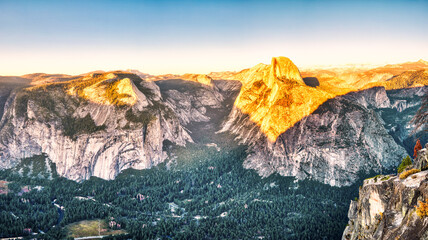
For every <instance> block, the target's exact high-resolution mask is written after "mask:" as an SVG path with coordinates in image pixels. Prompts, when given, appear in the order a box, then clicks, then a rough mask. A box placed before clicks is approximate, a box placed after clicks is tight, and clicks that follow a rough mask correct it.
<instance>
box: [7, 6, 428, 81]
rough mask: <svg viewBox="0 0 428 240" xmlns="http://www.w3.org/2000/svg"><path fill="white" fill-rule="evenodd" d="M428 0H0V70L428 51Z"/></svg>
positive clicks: (217, 66) (182, 67)
mask: <svg viewBox="0 0 428 240" xmlns="http://www.w3.org/2000/svg"><path fill="white" fill-rule="evenodd" d="M427 26H428V1H393V0H389V1H309V0H308V1H203V0H201V1H126V0H123V1H106V0H104V1H30V0H29V1H20V0H10V1H4V0H0V75H21V74H25V73H32V72H47V73H69V74H77V73H83V72H88V71H93V70H98V69H101V70H115V69H129V68H132V69H138V70H140V71H142V72H147V73H152V74H161V73H186V72H195V73H208V72H210V71H223V70H241V69H243V68H247V67H251V66H253V65H255V64H257V63H259V62H265V63H268V62H269V61H270V58H271V57H273V56H287V57H289V58H290V59H292V60H293V61H294V62H295V63H296V64H297V65H298V66H299V67H307V66H311V65H330V64H333V65H335V64H348V63H371V64H383V63H397V62H404V61H416V60H418V59H425V60H428V59H427V57H428V31H427V29H428V27H427Z"/></svg>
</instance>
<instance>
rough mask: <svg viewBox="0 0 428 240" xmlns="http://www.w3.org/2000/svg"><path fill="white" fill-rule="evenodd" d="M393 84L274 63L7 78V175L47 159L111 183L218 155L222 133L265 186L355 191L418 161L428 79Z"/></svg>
mask: <svg viewBox="0 0 428 240" xmlns="http://www.w3.org/2000/svg"><path fill="white" fill-rule="evenodd" d="M418 66H419V65H418ZM393 73H394V74H395V72H393ZM382 74H383V73H382ZM397 74H398V75H397V76H395V77H393V78H390V79H387V80H384V79H382V82H380V83H376V84H377V85H376V84H375V85H374V87H372V88H369V89H366V90H363V91H361V90H359V89H358V88H357V87H349V86H350V85H349V84H348V85H346V86H341V85H340V84H337V85H335V84H332V82H329V81H327V82H323V81H319V80H318V79H317V78H315V77H313V78H311V77H309V78H308V77H306V78H302V76H301V74H300V71H299V69H298V68H297V67H296V66H295V65H294V64H293V62H292V61H291V60H290V59H288V58H285V57H277V58H273V59H272V61H271V64H270V65H266V64H258V65H256V66H255V67H253V68H250V69H245V70H242V71H241V72H239V73H233V72H226V73H213V77H211V76H208V75H200V74H185V75H181V76H180V75H171V74H169V75H162V76H152V75H149V74H145V73H141V72H139V71H134V70H132V71H128V72H122V71H116V72H107V73H105V72H94V73H91V74H85V75H79V76H68V75H46V74H31V75H26V76H22V77H19V79H18V78H16V77H15V78H16V79H15V78H13V79H12V78H7V77H3V78H0V83H1V85H0V107H1V109H2V110H1V111H0V116H1V121H0V167H1V168H11V167H13V166H15V165H17V164H18V163H19V162H20V159H22V158H25V157H30V156H33V155H40V154H42V153H45V154H46V155H47V156H48V157H49V159H50V160H51V161H52V162H53V163H55V164H56V167H57V172H58V174H59V175H62V176H65V177H68V178H70V179H74V180H82V179H88V178H89V177H90V176H97V177H101V178H104V179H112V178H114V177H115V176H116V175H117V174H118V173H119V172H120V171H121V170H123V169H126V168H130V167H132V168H136V169H143V168H150V167H152V166H155V165H157V164H159V163H160V162H163V161H165V160H166V159H167V157H168V155H167V152H166V149H165V145H166V144H164V143H165V141H166V142H168V143H172V144H177V145H181V146H184V145H186V143H187V142H194V141H196V142H199V143H203V144H211V145H213V142H212V141H214V140H213V139H214V138H213V136H214V133H215V132H218V131H220V132H229V133H232V134H234V135H235V136H236V140H238V141H240V142H241V143H243V144H246V145H248V146H249V151H248V156H247V159H246V161H245V162H244V167H246V168H251V169H255V170H257V171H258V173H259V174H260V175H261V176H264V177H266V176H269V175H270V174H273V173H279V174H281V175H283V176H296V177H297V178H298V179H304V178H311V179H314V180H317V181H320V182H323V183H326V184H330V185H333V186H343V185H349V184H352V183H353V182H355V180H356V179H357V178H358V174H359V173H360V172H361V171H362V172H369V171H373V170H375V171H382V170H383V169H387V168H391V167H395V166H396V165H397V163H398V161H399V159H401V158H402V157H403V156H404V155H406V150H407V151H409V150H411V149H410V148H411V143H412V142H414V139H412V138H411V137H408V135H409V133H410V131H411V130H412V127H413V126H412V125H411V124H409V121H410V119H411V116H413V115H414V113H415V112H416V110H417V109H418V108H419V106H420V97H421V96H423V95H424V94H426V92H427V87H426V85H427V81H428V79H427V77H426V71H425V70H418V71H408V72H404V73H397ZM222 78H227V79H229V80H219V79H222ZM17 79H18V80H19V81H18V80H17ZM213 79H215V80H213ZM231 79H234V80H235V81H234V80H231ZM152 80H154V81H152ZM6 83H7V84H6ZM371 83H373V81H371ZM361 84H362V83H361V82H358V84H357V85H358V86H359V85H361ZM366 85H367V84H366ZM402 87H411V88H406V89H401V88H402ZM425 135H426V134H425ZM425 135H423V134H422V133H421V132H419V133H417V134H416V136H417V137H420V138H422V139H424V138H426V136H425ZM424 141H425V140H424ZM213 146H214V145H213Z"/></svg>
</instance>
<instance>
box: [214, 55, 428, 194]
mask: <svg viewBox="0 0 428 240" xmlns="http://www.w3.org/2000/svg"><path fill="white" fill-rule="evenodd" d="M281 62H282V63H283V64H282V65H278V63H281ZM290 62H291V61H289V60H288V59H281V60H280V61H278V60H276V59H273V60H272V64H271V65H270V66H268V65H263V64H259V65H257V66H255V67H254V68H251V69H248V70H244V71H242V72H241V73H239V74H238V78H240V79H241V82H242V83H243V87H242V90H241V92H240V94H239V96H238V98H237V99H236V101H235V107H234V109H233V110H232V112H231V113H230V115H229V117H228V120H227V121H226V122H225V123H224V124H223V129H222V131H229V132H231V133H233V134H235V135H236V136H237V140H239V141H241V142H242V143H244V144H248V145H250V150H249V155H248V157H247V159H246V161H245V162H244V167H246V168H251V169H256V170H257V171H258V172H259V174H260V175H261V176H265V177H266V176H269V175H270V174H273V173H279V174H280V175H283V176H296V177H297V178H299V179H304V178H312V179H315V180H318V181H321V182H324V183H326V184H330V185H333V186H343V185H350V184H352V183H353V182H355V180H356V179H357V178H358V174H359V173H361V172H366V173H368V172H369V171H371V170H375V171H378V172H380V171H382V170H385V169H389V168H393V167H395V166H396V165H397V164H398V161H399V159H401V158H402V157H403V156H405V155H406V154H407V153H406V149H405V147H406V144H405V139H404V135H405V134H408V133H409V129H412V126H411V125H409V124H408V122H409V121H410V119H409V118H411V116H413V115H412V114H414V113H415V112H416V110H417V108H418V107H419V106H420V99H419V97H420V96H421V95H423V94H424V93H425V92H426V87H422V88H414V89H412V90H405V89H404V90H395V91H397V92H399V93H397V92H391V94H390V96H389V94H388V93H387V91H386V90H385V88H384V87H375V88H370V89H367V90H363V91H356V92H350V93H348V92H349V91H350V89H347V88H343V89H329V88H327V87H325V86H324V87H311V86H308V85H306V84H305V83H304V82H303V81H301V80H299V79H301V78H299V76H300V74H299V72H298V71H296V68H295V67H293V65H292V63H290ZM290 66H292V67H290ZM278 68H279V69H280V70H278ZM282 68H285V69H282ZM287 69H288V70H287ZM278 72H281V73H288V74H282V75H278V74H277V73H278ZM290 72H291V73H290ZM288 76H292V77H290V78H291V79H288V78H287V77H288ZM421 81H422V82H424V83H425V82H426V80H423V79H422V80H421ZM346 93H348V94H346ZM342 94H344V95H342ZM397 94H399V95H400V96H401V97H400V101H402V102H400V103H399V104H400V107H396V106H397V101H398V99H397V98H396V97H397ZM338 95H339V96H338ZM416 99H417V100H416ZM404 109H407V111H406V113H405V114H402V115H400V114H398V115H397V112H399V111H401V112H403V111H404ZM397 116H401V117H398V118H396V117H397ZM397 129H401V132H400V130H397ZM405 129H407V130H405ZM397 131H398V132H400V133H397V134H393V133H394V132H397ZM391 133H392V134H391ZM398 135H400V136H401V138H400V137H398Z"/></svg>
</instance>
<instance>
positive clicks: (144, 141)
mask: <svg viewBox="0 0 428 240" xmlns="http://www.w3.org/2000/svg"><path fill="white" fill-rule="evenodd" d="M0 126H1V130H0V133H1V134H0V136H1V137H0V159H1V161H0V163H1V167H3V168H4V167H11V166H14V165H16V164H17V163H18V162H19V159H21V158H24V157H29V156H32V155H38V154H41V153H46V154H47V156H48V157H49V158H50V159H51V160H52V161H53V162H54V163H55V164H56V167H57V172H58V174H60V175H62V176H65V177H67V178H70V179H73V180H82V179H88V178H89V177H90V176H97V177H101V178H104V179H112V178H114V177H115V176H116V175H117V174H118V173H119V172H120V171H121V170H123V169H126V168H129V167H132V168H136V169H143V168H149V167H151V166H154V165H156V164H158V163H160V162H162V161H163V160H165V158H166V153H165V152H164V151H163V150H162V146H163V141H164V140H169V141H171V142H173V143H175V144H178V145H185V144H186V142H187V141H192V139H191V137H190V136H189V134H188V133H187V132H186V131H185V129H183V127H182V126H181V125H180V120H179V119H178V118H177V116H175V114H174V113H173V111H172V110H171V109H170V108H169V107H168V106H167V105H165V104H164V103H163V101H162V98H161V94H160V90H159V88H158V87H157V86H156V85H155V84H154V83H153V82H146V81H142V80H141V79H140V78H139V77H137V76H136V75H133V74H127V73H122V72H115V73H105V74H91V75H87V76H85V77H83V78H81V79H78V80H73V81H67V82H63V83H54V84H49V85H39V86H35V87H31V88H27V89H24V90H20V91H16V92H15V93H14V94H12V95H11V96H10V97H9V99H8V101H7V103H6V107H5V114H4V116H3V118H2V121H1V123H0Z"/></svg>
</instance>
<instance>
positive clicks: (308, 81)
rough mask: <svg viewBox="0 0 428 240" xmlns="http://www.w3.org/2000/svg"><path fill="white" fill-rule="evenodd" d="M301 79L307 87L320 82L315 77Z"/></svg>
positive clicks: (316, 85)
mask: <svg viewBox="0 0 428 240" xmlns="http://www.w3.org/2000/svg"><path fill="white" fill-rule="evenodd" d="M303 81H304V82H305V84H306V85H307V86H309V87H318V86H319V85H320V82H319V81H318V78H316V77H305V78H303Z"/></svg>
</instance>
